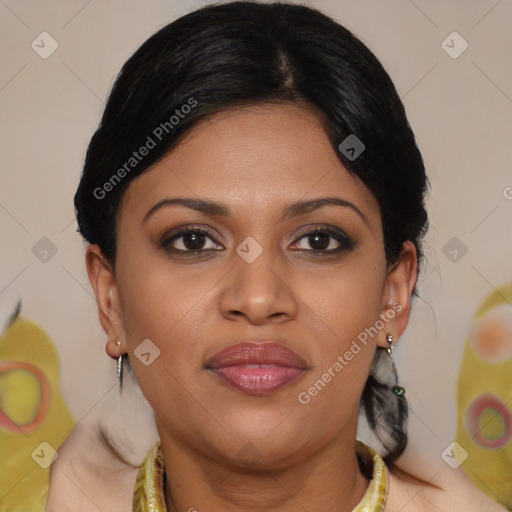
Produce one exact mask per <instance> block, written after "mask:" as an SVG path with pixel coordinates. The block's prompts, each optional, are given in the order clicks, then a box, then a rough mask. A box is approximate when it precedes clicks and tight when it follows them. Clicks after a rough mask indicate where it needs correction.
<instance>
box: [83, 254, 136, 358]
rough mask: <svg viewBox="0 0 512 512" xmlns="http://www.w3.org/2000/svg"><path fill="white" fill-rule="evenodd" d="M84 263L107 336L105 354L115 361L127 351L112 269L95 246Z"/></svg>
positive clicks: (86, 256) (119, 303) (86, 255)
mask: <svg viewBox="0 0 512 512" xmlns="http://www.w3.org/2000/svg"><path fill="white" fill-rule="evenodd" d="M85 263H86V266H87V274H88V275H89V281H90V282H91V285H92V287H93V289H94V294H95V295H96V302H97V304H98V315H99V319H100V323H101V326H102V327H103V330H104V331H105V332H106V333H107V335H108V340H107V344H106V346H105V352H106V353H107V354H108V355H109V356H110V357H112V358H113V359H117V358H118V357H119V356H120V355H122V354H124V353H126V351H127V349H126V339H125V333H124V328H123V315H122V310H121V302H120V300H119V293H118V290H117V284H116V280H115V274H114V269H113V268H112V265H111V264H110V263H109V261H108V260H107V258H106V257H105V256H104V254H103V253H102V251H101V249H100V247H99V245H97V244H93V245H90V246H89V247H88V248H87V251H86V253H85ZM116 341H119V342H120V344H119V346H118V345H116Z"/></svg>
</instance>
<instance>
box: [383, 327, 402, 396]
mask: <svg viewBox="0 0 512 512" xmlns="http://www.w3.org/2000/svg"><path fill="white" fill-rule="evenodd" d="M386 341H387V343H388V349H387V350H388V355H389V357H390V359H391V366H392V367H393V373H394V375H395V385H394V386H393V388H392V389H393V393H395V394H396V395H397V396H399V397H403V396H404V395H405V388H403V387H402V386H399V385H398V375H397V372H396V366H395V360H394V359H393V335H391V334H387V335H386Z"/></svg>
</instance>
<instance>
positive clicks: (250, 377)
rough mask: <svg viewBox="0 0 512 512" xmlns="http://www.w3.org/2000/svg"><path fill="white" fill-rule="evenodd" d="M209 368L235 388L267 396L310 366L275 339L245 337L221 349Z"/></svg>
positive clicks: (212, 359) (208, 363)
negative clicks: (241, 341) (245, 339)
mask: <svg viewBox="0 0 512 512" xmlns="http://www.w3.org/2000/svg"><path fill="white" fill-rule="evenodd" d="M205 366H206V368H207V369H209V370H211V371H212V372H213V373H214V374H215V375H217V376H218V377H220V378H221V379H222V380H223V381H224V382H227V383H228V384H231V385H232V386H234V387H235V388H237V389H239V390H241V391H243V392H245V393H248V394H250V395H255V396H263V395H266V394H269V393H272V392H273V391H276V390H278V389H281V388H282V387H284V386H286V385H287V384H289V383H290V382H292V381H293V380H295V379H296V378H297V377H299V375H301V374H302V373H303V372H304V371H305V370H306V368H307V364H306V362H305V361H304V360H303V359H302V358H301V357H300V356H299V355H298V354H296V353H295V352H292V351H291V350H289V349H287V348H286V347H284V346H283V345H281V344H279V343H275V342H272V341H268V342H264V343H263V342H255V341H245V342H243V343H240V344H238V345H232V346H230V347H227V348H225V349H223V350H221V351H220V352H217V353H216V354H215V355H214V356H213V357H212V358H210V359H209V360H208V361H207V362H206V365H205Z"/></svg>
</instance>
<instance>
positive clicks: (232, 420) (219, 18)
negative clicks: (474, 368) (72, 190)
mask: <svg viewBox="0 0 512 512" xmlns="http://www.w3.org/2000/svg"><path fill="white" fill-rule="evenodd" d="M427 184H428V182H427V178H426V175H425V169H424V165H423V161H422V157H421V154H420V152H419V150H418V148H417V146H416V143H415V138H414V135H413V133H412V131H411V129H410V126H409V124H408V121H407V118H406V115H405V111H404V108H403V105H402V103H401V101H400V98H399V96H398V94H397V92H396V89H395V87H394V85H393V83H392V82H391V80H390V78H389V76H388V74H387V73H386V71H385V70H384V69H383V67H382V66H381V64H380V63H379V62H378V60H377V59H376V57H375V56H374V55H373V54H372V53H371V52H370V51H369V50H368V49H367V48H366V46H364V45H363V44H362V43H361V42H360V41H359V40H358V39H357V38H355V37H354V36H353V35H352V34H351V33H350V32H349V31H348V30H347V29H345V28H343V27H342V26H340V25H339V24H337V23H336V22H334V21H333V20H331V19H330V18H328V17H327V16H325V15H323V14H321V13H320V12H318V11H316V10H314V9H310V8H307V7H304V6H298V5H287V4H281V3H275V4H259V3H253V2H233V3H227V4H223V5H215V6H210V7H206V8H203V9H200V10H197V11H195V12H193V13H191V14H188V15H186V16H183V17H182V18H180V19H178V20H177V21H175V22H174V23H171V24H170V25H168V26H166V27H164V28H162V29H161V30H160V31H159V32H157V33H156V34H155V35H153V36H152V37H151V38H150V39H149V40H148V41H146V42H145V43H144V44H143V45H142V46H141V47H140V48H139V50H137V52H136V53H135V54H134V55H133V56H132V57H131V58H130V59H129V60H128V61H127V62H126V64H125V65H124V67H123V69H122V71H121V73H120V75H119V77H118V78H117V81H116V83H115V85H114V87H113V90H112V92H111V94H110V97H109V100H108V102H107V105H106V108H105V112H104V115H103V118H102V121H101V124H100V127H99V128H98V130H97V131H96V133H95V134H94V136H93V138H92V140H91V142H90V145H89V149H88V152H87V157H86V161H85V166H84V171H83V175H82V179H81V182H80V185H79V187H78V191H77V193H76V196H75V206H76V211H77V220H78V224H79V230H80V232H81V234H82V235H83V236H84V238H85V239H86V240H87V241H88V242H89V244H90V245H89V247H88V249H87V253H86V264H87V270H88V274H89V279H90V281H91V284H92V287H93V289H94V292H95V295H96V298H97V302H98V311H99V318H100V322H101V325H102V326H103V328H104V330H105V332H106V333H107V335H108V340H107V343H106V351H107V353H108V354H109V355H110V356H111V357H112V358H114V359H116V360H118V363H119V367H118V371H119V377H120V378H122V370H123V361H124V365H125V366H126V368H125V371H126V370H129V369H130V371H133V376H134V378H135V379H136V382H137V383H138V385H139V386H140V389H141V391H142V393H143V394H144V396H145V398H146V399H147V401H148V403H149V404H150V405H151V408H152V409H153V411H154V415H155V424H156V428H157V430H158V435H159V441H158V442H157V443H156V444H155V445H154V446H153V448H152V449H151V450H150V451H149V453H148V454H147V456H146V458H145V460H144V462H143V464H142V465H141V466H140V468H136V469H135V471H126V477H125V478H123V477H119V479H118V480H116V481H115V482H112V480H111V479H110V478H109V475H110V474H111V472H112V470H113V468H114V466H113V463H112V465H111V464H110V463H109V460H110V461H112V460H113V458H111V459H109V458H108V456H104V459H102V458H101V457H102V456H100V455H98V457H99V458H98V463H97V467H96V469H95V470H94V471H93V469H92V468H91V474H92V473H93V472H94V473H95V474H96V475H97V492H98V493H100V492H101V493H102V497H101V499H99V498H98V496H99V494H96V492H95V491H94V492H93V493H92V494H91V493H90V492H85V491H84V488H82V489H80V487H81V486H80V483H78V484H77V483H76V482H74V487H72V486H69V485H68V486H67V487H66V486H64V485H63V486H62V487H61V486H60V485H59V484H60V483H62V482H63V481H64V480H65V479H64V477H63V476H62V475H63V474H64V473H65V471H64V470H62V468H61V469H59V465H58V464H60V463H59V462H57V463H56V464H55V465H54V467H53V469H52V480H51V488H50V495H49V500H48V510H52V507H54V508H53V509H54V510H63V509H64V505H63V504H67V503H68V502H69V501H70V500H72V498H70V497H69V496H65V495H66V494H69V495H74V496H80V497H81V498H80V499H82V500H83V505H80V510H86V509H87V508H88V507H89V508H90V509H91V510H97V509H98V508H99V509H100V510H101V509H103V506H104V509H105V510H108V509H109V508H110V509H114V508H115V507H116V504H117V506H118V507H119V508H118V509H120V510H121V505H120V504H122V506H123V507H124V508H123V509H124V510H129V507H130V506H133V510H134V511H143V510H144V511H146V510H148V511H149V510H151V511H156V510H158V511H161V510H168V511H170V512H171V511H172V512H174V511H178V510H180V511H181V510H188V511H192V510H199V511H201V510H208V511H217V510H233V511H235V510H236V511H242V510H251V511H256V510H262V511H263V510H265V511H268V510H275V511H277V510H279V511H281V512H288V511H298V510H311V511H313V510H329V511H331V510H332V511H338V512H341V511H343V512H348V511H352V510H353V511H362V510H371V511H383V510H385V511H386V512H394V511H398V510H404V511H406V512H409V511H423V510H425V511H426V510H429V511H431V510H447V511H448V510H449V511H454V510H464V511H471V510H475V511H477V510H478V511H482V510H489V511H490V510H504V509H503V508H502V507H499V506H497V505H496V504H494V503H493V502H492V501H491V500H489V499H488V498H487V497H486V496H485V495H483V493H481V492H480V491H477V490H476V489H474V488H468V487H464V493H462V492H460V489H459V490H457V489H449V491H450V490H453V491H455V492H446V491H445V490H444V489H443V487H444V486H443V485H440V484H442V482H436V483H435V484H434V483H433V482H425V481H422V480H420V479H417V478H415V477H413V476H411V475H408V474H407V473H405V472H404V471H403V470H401V469H400V468H399V467H398V466H397V465H396V464H395V462H394V461H396V459H397V458H398V457H399V455H400V454H401V453H402V452H403V450H404V448H405V446H406V442H407V434H406V419H407V403H406V394H405V390H404V389H403V388H402V387H401V386H399V383H398V380H397V377H396V372H395V367H394V363H393V360H392V347H393V346H394V345H395V344H396V342H397V340H398V339H399V338H400V336H401V334H402V333H403V331H404V330H405V328H406V326H407V322H408V318H409V313H410V307H411V298H412V296H413V295H414V294H415V293H416V279H417V275H418V268H419V264H420V262H421V258H422V252H421V239H422V237H423V235H424V234H425V231H426V229H427V224H428V221H427V214H426V212H425V209H424V196H425V193H426V190H427ZM128 361H129V364H128ZM125 377H126V376H125ZM121 382H122V381H121ZM360 407H362V409H363V410H364V412H365V413H366V417H367V419H368V423H369V425H370V427H371V428H372V429H373V430H374V432H375V434H376V436H377V437H378V439H380V441H381V443H382V447H383V449H384V450H385V452H386V453H385V456H384V457H382V458H381V456H379V455H378V454H377V452H376V451H375V450H374V449H373V448H371V447H369V446H367V445H365V444H363V443H361V442H358V441H356V430H357V425H358V415H359V410H360ZM104 441H105V443H104V444H105V445H108V446H112V442H111V441H112V440H109V439H104ZM102 453H106V451H103V452H102ZM98 454H99V452H98ZM75 464H78V463H77V460H76V459H75ZM116 464H117V466H116V468H118V469H119V472H117V473H116V474H121V473H120V471H121V467H122V463H120V462H116ZM134 481H135V482H134ZM126 482H129V485H127V484H126ZM75 487H76V488H78V489H79V491H80V492H78V491H77V490H76V489H75ZM127 489H128V491H127ZM83 495H86V496H87V500H86V499H85V498H83ZM66 500H67V501H66ZM95 501H96V503H95ZM76 503H77V502H76V501H75V502H74V506H75V507H76ZM75 509H76V508H75Z"/></svg>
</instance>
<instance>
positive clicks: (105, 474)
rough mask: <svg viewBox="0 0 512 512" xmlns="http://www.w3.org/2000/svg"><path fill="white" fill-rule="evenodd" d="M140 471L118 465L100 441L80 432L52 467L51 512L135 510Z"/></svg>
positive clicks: (49, 491)
mask: <svg viewBox="0 0 512 512" xmlns="http://www.w3.org/2000/svg"><path fill="white" fill-rule="evenodd" d="M137 470H138V469H137V468H133V467H131V466H127V465H125V464H122V463H121V462H118V461H116V459H115V458H114V457H113V456H112V454H111V453H110V452H109V450H108V448H107V447H105V446H104V445H103V444H102V443H101V442H100V441H99V439H97V438H96V437H95V436H91V435H90V434H89V433H87V432H86V431H82V430H80V429H79V428H77V429H75V430H74V431H73V432H72V434H71V435H70V436H69V437H68V438H67V439H66V441H65V442H64V443H63V444H62V445H61V447H60V448H59V450H58V457H57V459H56V461H55V462H54V463H53V464H52V465H51V468H50V485H49V489H48V499H47V510H48V511H52V510H58V511H59V512H66V511H68V510H69V511H70V512H71V511H75V510H80V511H81V512H89V511H91V512H98V509H99V510H109V511H112V512H118V511H119V512H121V511H126V510H131V505H132V503H131V500H132V496H133V487H134V485H135V478H136V475H137ZM106 483H108V485H105V484H106Z"/></svg>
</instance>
